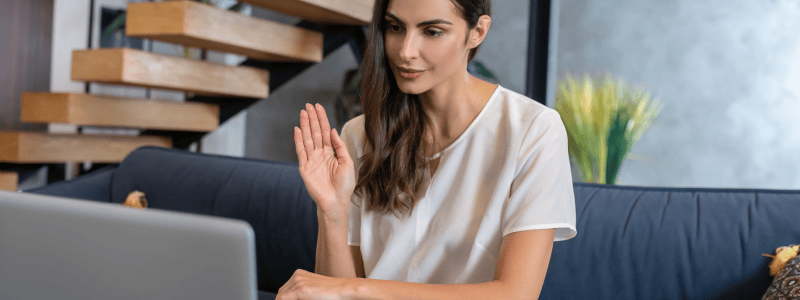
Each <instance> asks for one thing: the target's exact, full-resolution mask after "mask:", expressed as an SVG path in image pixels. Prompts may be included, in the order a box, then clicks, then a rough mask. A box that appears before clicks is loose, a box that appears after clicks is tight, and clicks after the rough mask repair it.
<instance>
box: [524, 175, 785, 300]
mask: <svg viewBox="0 0 800 300" xmlns="http://www.w3.org/2000/svg"><path fill="white" fill-rule="evenodd" d="M574 190H575V202H576V203H575V207H576V212H577V223H578V224H577V227H578V228H577V229H578V235H577V236H576V237H575V238H573V239H571V240H567V241H563V242H556V243H555V244H554V247H553V253H552V258H551V260H550V266H549V268H548V271H547V276H546V277H545V283H544V288H543V290H542V295H541V297H540V299H760V298H761V296H762V295H763V294H764V292H766V289H767V287H768V286H769V284H770V282H771V280H772V279H771V277H770V276H769V269H768V264H769V262H770V261H771V258H768V257H763V256H762V255H761V254H775V249H776V248H777V247H779V246H786V245H790V244H800V222H799V221H800V191H779V190H744V189H703V188H644V187H624V186H613V185H602V184H587V183H576V184H575V186H574Z"/></svg>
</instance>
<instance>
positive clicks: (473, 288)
mask: <svg viewBox="0 0 800 300" xmlns="http://www.w3.org/2000/svg"><path fill="white" fill-rule="evenodd" d="M554 235H555V229H537V230H526V231H519V232H514V233H510V234H508V235H506V236H505V237H504V238H503V242H502V244H501V245H500V255H499V257H498V260H497V268H496V269H495V273H494V280H492V281H490V282H485V283H476V284H427V283H409V282H402V281H389V280H378V279H365V278H332V277H327V276H322V275H317V274H314V273H311V272H306V271H303V270H298V271H297V272H295V274H294V275H293V276H292V278H291V279H289V281H288V282H287V283H286V284H285V285H284V286H283V287H281V289H280V291H279V292H278V297H277V298H276V300H284V299H459V300H461V299H538V298H539V293H541V291H542V285H543V284H544V277H545V274H547V266H548V265H549V263H550V254H551V252H552V250H553V238H554Z"/></svg>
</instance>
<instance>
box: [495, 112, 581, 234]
mask: <svg viewBox="0 0 800 300" xmlns="http://www.w3.org/2000/svg"><path fill="white" fill-rule="evenodd" d="M517 160H518V163H517V165H520V163H521V167H518V168H519V171H518V173H517V175H516V177H515V178H514V181H513V182H512V183H511V190H510V192H509V197H508V199H506V202H505V203H504V207H503V217H502V231H503V236H506V235H507V234H509V233H512V232H517V231H524V230H534V229H550V228H555V229H556V232H555V239H554V240H555V241H563V240H567V239H570V238H573V237H575V235H576V234H577V230H576V227H575V193H574V191H573V186H572V185H573V183H572V171H571V169H570V164H569V152H568V150H567V131H566V129H565V128H564V123H563V122H562V121H561V117H560V115H559V114H558V112H557V111H555V110H552V109H548V110H545V111H543V112H541V113H539V115H538V116H536V117H535V118H534V120H533V122H532V124H531V125H530V127H529V128H528V131H527V133H526V134H525V136H524V137H523V140H522V146H521V148H520V152H519V155H518V156H517Z"/></svg>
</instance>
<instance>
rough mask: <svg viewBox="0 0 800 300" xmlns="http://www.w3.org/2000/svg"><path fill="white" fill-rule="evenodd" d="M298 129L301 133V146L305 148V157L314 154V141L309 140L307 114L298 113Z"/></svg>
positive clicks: (309, 132)
mask: <svg viewBox="0 0 800 300" xmlns="http://www.w3.org/2000/svg"><path fill="white" fill-rule="evenodd" d="M300 128H301V129H302V131H303V146H305V148H306V155H309V154H310V153H313V152H314V141H313V140H312V139H311V125H310V124H309V120H308V112H307V111H305V110H303V111H301V112H300Z"/></svg>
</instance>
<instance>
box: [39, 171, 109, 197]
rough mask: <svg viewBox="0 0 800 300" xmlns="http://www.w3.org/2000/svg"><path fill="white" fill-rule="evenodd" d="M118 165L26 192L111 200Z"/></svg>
mask: <svg viewBox="0 0 800 300" xmlns="http://www.w3.org/2000/svg"><path fill="white" fill-rule="evenodd" d="M116 169H117V167H116V166H107V167H104V168H101V169H99V170H95V171H94V172H91V173H89V174H85V175H82V176H79V177H77V178H75V179H72V180H68V181H60V182H56V183H54V184H51V185H47V186H43V187H40V188H34V189H30V190H25V191H23V192H25V193H33V194H41V195H50V196H59V197H67V198H73V199H82V200H92V201H100V202H111V178H112V177H113V176H114V171H116Z"/></svg>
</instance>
